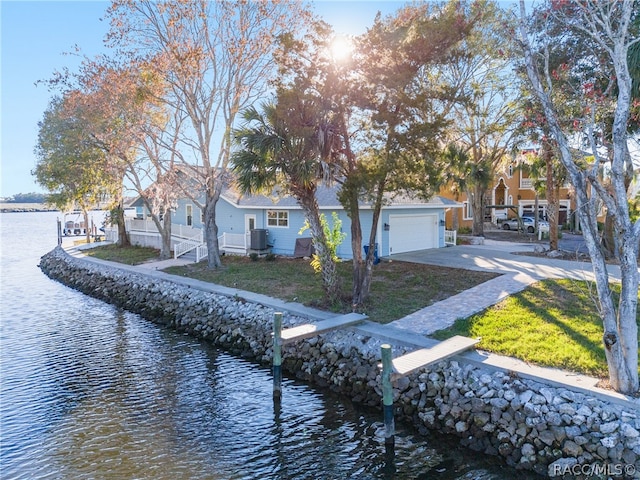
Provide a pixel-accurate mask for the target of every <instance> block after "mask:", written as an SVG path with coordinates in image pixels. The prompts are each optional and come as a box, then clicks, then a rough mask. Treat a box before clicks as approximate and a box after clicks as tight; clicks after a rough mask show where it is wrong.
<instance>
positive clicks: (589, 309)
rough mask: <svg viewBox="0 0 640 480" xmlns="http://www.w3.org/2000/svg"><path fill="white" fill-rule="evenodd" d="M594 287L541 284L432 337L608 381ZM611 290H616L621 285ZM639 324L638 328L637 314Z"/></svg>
mask: <svg viewBox="0 0 640 480" xmlns="http://www.w3.org/2000/svg"><path fill="white" fill-rule="evenodd" d="M594 288H595V287H594V285H593V284H592V283H589V282H585V281H575V280H544V281H542V282H538V283H536V284H534V285H532V286H530V287H529V288H527V289H526V290H524V291H523V292H520V293H517V294H515V295H511V296H510V297H508V298H506V299H505V300H503V301H502V302H500V303H498V304H497V305H494V306H493V307H490V308H488V309H486V310H485V311H484V312H481V313H479V314H477V315H474V316H472V317H469V318H467V319H462V320H458V321H457V322H456V323H455V324H454V325H453V326H452V327H451V328H449V329H447V330H442V331H440V332H436V333H435V334H434V335H433V337H434V338H437V339H439V340H443V339H445V338H449V337H451V336H453V335H464V336H467V337H472V338H476V337H481V341H480V343H479V344H478V345H477V348H479V349H482V350H487V351H490V352H494V353H498V354H501V355H507V356H511V357H516V358H519V359H521V360H524V361H525V362H531V363H534V364H537V365H542V366H548V367H556V368H561V369H565V370H570V371H573V372H579V373H584V374H587V375H592V376H595V377H600V378H606V377H608V372H607V362H606V359H605V354H604V346H603V343H602V335H603V327H602V321H601V319H600V315H599V314H598V311H597V309H596V307H595V305H594V296H595V291H594ZM612 288H613V289H614V290H616V291H618V292H619V290H620V288H619V285H613V286H612ZM638 298H639V299H640V294H639V295H638ZM637 321H638V323H639V324H640V311H639V315H638V317H637ZM638 341H639V342H640V335H639V337H638Z"/></svg>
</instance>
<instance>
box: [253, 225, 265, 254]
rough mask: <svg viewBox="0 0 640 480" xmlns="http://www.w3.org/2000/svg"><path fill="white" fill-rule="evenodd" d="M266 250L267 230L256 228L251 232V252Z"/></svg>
mask: <svg viewBox="0 0 640 480" xmlns="http://www.w3.org/2000/svg"><path fill="white" fill-rule="evenodd" d="M266 249H267V230H266V229H264V228H256V229H254V230H251V250H266Z"/></svg>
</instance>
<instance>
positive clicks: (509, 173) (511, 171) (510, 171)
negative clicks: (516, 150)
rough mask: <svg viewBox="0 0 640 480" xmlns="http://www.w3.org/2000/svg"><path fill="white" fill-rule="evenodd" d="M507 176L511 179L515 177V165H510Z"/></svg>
mask: <svg viewBox="0 0 640 480" xmlns="http://www.w3.org/2000/svg"><path fill="white" fill-rule="evenodd" d="M507 174H508V175H509V178H511V177H513V165H511V164H509V168H508V169H507Z"/></svg>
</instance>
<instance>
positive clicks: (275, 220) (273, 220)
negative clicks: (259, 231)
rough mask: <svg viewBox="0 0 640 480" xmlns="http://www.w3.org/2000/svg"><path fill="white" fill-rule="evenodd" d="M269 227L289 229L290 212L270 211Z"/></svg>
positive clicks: (268, 215)
mask: <svg viewBox="0 0 640 480" xmlns="http://www.w3.org/2000/svg"><path fill="white" fill-rule="evenodd" d="M267 226H269V227H288V226H289V212H288V211H286V210H268V211H267Z"/></svg>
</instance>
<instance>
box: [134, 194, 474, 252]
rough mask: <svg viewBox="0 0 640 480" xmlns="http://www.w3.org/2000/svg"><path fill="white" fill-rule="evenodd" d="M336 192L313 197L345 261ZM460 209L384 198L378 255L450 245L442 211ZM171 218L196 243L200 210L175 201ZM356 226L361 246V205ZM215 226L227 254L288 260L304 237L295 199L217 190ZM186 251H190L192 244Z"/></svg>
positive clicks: (443, 202)
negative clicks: (336, 225)
mask: <svg viewBox="0 0 640 480" xmlns="http://www.w3.org/2000/svg"><path fill="white" fill-rule="evenodd" d="M336 194H337V187H333V188H327V187H320V188H318V192H317V195H316V197H317V200H318V205H319V207H320V210H321V213H324V214H325V216H326V217H327V220H328V221H329V223H331V218H332V212H336V213H337V214H338V216H339V218H340V220H341V221H342V231H343V232H344V233H346V234H347V236H346V238H345V240H344V241H343V242H342V244H341V245H340V246H339V247H338V249H337V255H338V256H339V257H340V258H343V259H351V258H352V251H351V235H350V220H349V217H348V216H347V215H346V213H345V211H344V209H343V208H342V206H341V205H340V203H339V202H338V200H337V196H336ZM133 206H136V207H137V208H138V209H139V211H138V215H139V217H141V216H144V212H143V210H144V209H143V208H142V207H141V206H140V204H139V203H138V204H136V203H135V202H134V204H133ZM461 207H462V204H460V203H458V202H455V201H453V200H449V199H446V198H443V197H438V196H436V197H434V198H432V199H431V200H429V201H422V200H419V199H409V198H407V197H402V198H395V199H392V200H390V201H389V202H388V204H387V205H386V206H384V207H383V209H382V212H381V215H380V220H379V226H378V232H377V235H376V239H377V240H376V243H377V248H378V255H379V256H387V255H390V254H395V253H403V252H410V251H414V250H424V249H429V248H440V247H444V246H445V245H446V244H449V243H453V244H455V239H454V238H451V237H447V241H446V242H445V222H444V219H445V212H446V211H447V210H451V209H458V208H461ZM171 215H172V231H173V233H174V234H176V233H177V232H183V233H179V234H178V235H179V236H180V237H182V238H185V237H187V236H188V234H184V231H185V230H186V231H189V232H192V233H194V234H195V235H193V236H196V237H198V238H197V239H196V240H197V241H199V242H202V238H203V237H202V236H198V233H199V232H201V231H202V229H203V228H204V227H203V225H204V222H203V217H202V212H201V211H200V209H199V208H198V207H197V206H196V205H194V204H193V202H191V201H190V200H188V199H180V200H179V201H178V205H177V208H176V209H175V211H173V212H172V214H171ZM361 222H362V231H363V244H367V243H368V238H369V231H370V228H371V223H372V211H371V209H370V207H369V206H368V205H367V204H364V203H363V204H362V205H361ZM216 223H217V225H218V235H219V237H218V238H219V242H220V249H221V251H225V252H227V253H244V254H246V253H247V252H249V251H252V250H268V251H270V252H272V253H275V254H277V255H289V256H292V255H293V254H294V250H295V246H296V239H299V238H309V237H310V233H309V231H308V230H307V231H306V232H304V233H302V234H300V233H299V232H300V230H301V228H302V227H303V225H304V223H305V217H304V213H303V211H302V209H301V208H300V206H299V205H298V203H297V202H296V200H295V199H294V198H293V197H290V196H285V197H273V198H272V197H268V196H265V195H241V194H239V193H238V192H237V191H236V190H234V189H233V188H227V189H225V190H224V191H223V192H222V195H221V196H220V200H219V201H218V204H217V207H216ZM147 224H148V222H147ZM145 228H148V227H145ZM192 229H193V230H192ZM252 232H253V233H252ZM448 234H452V232H448ZM192 243H193V242H192ZM187 247H190V248H189V249H193V248H194V247H193V245H189V246H187ZM187 247H184V248H187ZM181 250H182V247H181V246H179V245H177V243H176V246H175V251H181ZM179 253H181V252H179ZM200 258H201V256H200Z"/></svg>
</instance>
